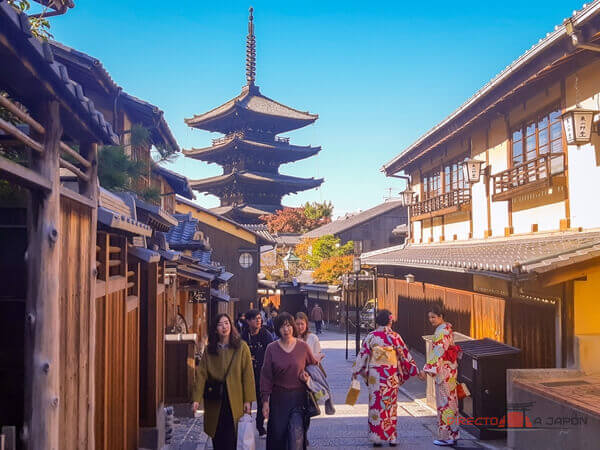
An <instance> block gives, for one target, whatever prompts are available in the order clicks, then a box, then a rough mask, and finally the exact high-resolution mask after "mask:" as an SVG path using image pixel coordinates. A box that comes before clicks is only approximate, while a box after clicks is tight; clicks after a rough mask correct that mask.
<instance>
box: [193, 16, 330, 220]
mask: <svg viewBox="0 0 600 450" xmlns="http://www.w3.org/2000/svg"><path fill="white" fill-rule="evenodd" d="M255 59H256V45H255V37H254V23H253V17H252V8H250V19H249V23H248V36H247V55H246V79H247V84H246V86H244V87H243V88H242V92H241V94H240V95H238V96H237V97H235V98H234V99H232V100H230V101H228V102H227V103H224V104H223V105H221V106H219V107H217V108H215V109H212V110H211V111H209V112H207V113H204V114H200V115H195V116H194V117H192V118H190V119H186V121H185V122H186V123H187V125H188V126H190V127H192V128H197V129H201V130H206V131H211V132H219V133H223V134H224V135H225V136H224V137H222V138H219V139H214V140H213V143H212V146H210V147H207V148H199V149H191V150H184V152H183V153H184V154H185V155H186V156H188V157H190V158H194V159H198V160H200V161H205V162H208V163H216V164H219V165H220V166H222V168H223V174H222V175H218V176H215V177H211V178H205V179H202V180H194V181H192V183H191V184H192V187H193V188H194V189H195V190H198V191H202V192H207V193H209V194H213V195H216V196H217V197H219V198H220V200H221V206H220V207H218V208H215V209H214V210H213V211H214V212H215V213H217V214H221V215H223V216H226V217H229V218H231V219H233V220H235V221H237V222H239V223H242V224H246V223H259V219H258V218H259V217H260V216H261V215H264V214H271V213H274V212H275V211H276V210H278V209H281V208H282V206H281V198H282V197H283V196H284V195H287V194H290V193H296V192H301V191H304V190H307V189H312V188H315V187H318V186H320V185H321V183H322V182H323V180H322V179H315V178H308V179H305V178H298V177H292V176H289V175H281V174H280V173H279V166H280V165H281V164H285V163H290V162H293V161H298V160H301V159H305V158H308V157H310V156H313V155H315V154H317V153H318V152H319V151H320V150H321V147H310V146H306V147H302V146H297V145H291V144H290V140H289V138H285V137H280V136H278V134H280V133H284V132H287V131H292V130H295V129H298V128H302V127H305V126H306V125H309V124H311V123H313V122H315V121H316V120H317V118H318V115H316V114H309V113H308V112H302V111H298V110H295V109H292V108H290V107H288V106H285V105H283V104H281V103H278V102H276V101H274V100H271V99H270V98H268V97H265V96H264V95H262V94H261V93H260V90H259V88H258V86H257V85H255V84H254V82H255Z"/></svg>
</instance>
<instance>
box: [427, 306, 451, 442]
mask: <svg viewBox="0 0 600 450" xmlns="http://www.w3.org/2000/svg"><path fill="white" fill-rule="evenodd" d="M427 317H428V319H429V323H431V326H433V327H434V328H435V332H434V334H433V348H432V349H431V352H430V353H429V356H428V358H427V363H426V364H425V366H424V367H423V370H424V372H425V373H427V375H429V376H432V377H435V403H436V406H437V414H438V439H436V440H435V441H433V443H434V444H435V445H440V446H453V445H456V440H457V439H458V434H459V432H458V420H457V417H458V395H457V392H456V385H457V378H456V377H457V371H458V362H457V356H458V348H457V346H456V345H455V344H454V332H453V331H452V325H451V324H450V323H448V322H446V321H444V312H443V311H442V308H441V307H440V306H439V305H438V304H437V303H434V304H433V305H431V307H430V308H429V311H428V313H427Z"/></svg>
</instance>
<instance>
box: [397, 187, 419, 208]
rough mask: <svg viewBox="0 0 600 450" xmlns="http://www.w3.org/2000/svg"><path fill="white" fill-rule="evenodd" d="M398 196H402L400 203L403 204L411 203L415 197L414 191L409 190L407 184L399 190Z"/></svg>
mask: <svg viewBox="0 0 600 450" xmlns="http://www.w3.org/2000/svg"><path fill="white" fill-rule="evenodd" d="M400 196H401V198H402V203H403V205H404V206H409V205H412V204H413V201H414V199H415V193H414V192H413V191H411V190H410V187H409V186H408V185H407V186H406V189H405V190H403V191H402V192H400Z"/></svg>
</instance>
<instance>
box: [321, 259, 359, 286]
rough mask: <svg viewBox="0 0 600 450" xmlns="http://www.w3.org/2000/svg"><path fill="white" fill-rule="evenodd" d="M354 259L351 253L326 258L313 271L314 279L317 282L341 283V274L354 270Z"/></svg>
mask: <svg viewBox="0 0 600 450" xmlns="http://www.w3.org/2000/svg"><path fill="white" fill-rule="evenodd" d="M352 259H353V257H352V256H351V255H345V256H332V257H331V258H327V259H324V260H323V261H322V262H321V264H320V265H319V267H317V268H316V269H315V271H314V272H313V278H314V280H315V281H316V282H317V283H327V284H341V282H340V278H341V276H342V275H343V274H345V273H348V272H351V271H352Z"/></svg>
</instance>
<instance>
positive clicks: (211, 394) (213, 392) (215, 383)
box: [203, 350, 237, 401]
mask: <svg viewBox="0 0 600 450" xmlns="http://www.w3.org/2000/svg"><path fill="white" fill-rule="evenodd" d="M236 353H237V350H234V352H233V355H232V356H231V360H230V361H229V366H227V370H226V371H225V376H224V377H223V380H222V381H220V380H214V379H212V378H210V375H209V376H208V379H207V380H206V383H205V384H204V394H203V397H204V400H209V401H220V400H221V399H222V398H223V390H224V389H225V383H226V382H227V375H229V369H231V364H233V360H234V358H235V354H236Z"/></svg>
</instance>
